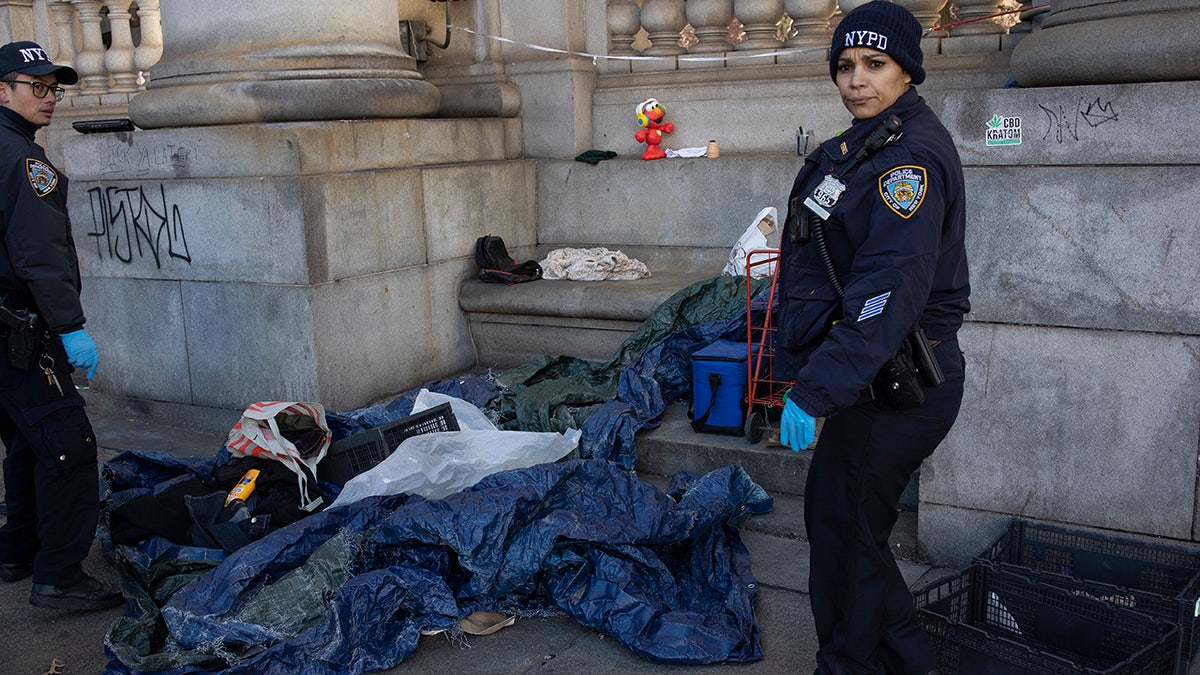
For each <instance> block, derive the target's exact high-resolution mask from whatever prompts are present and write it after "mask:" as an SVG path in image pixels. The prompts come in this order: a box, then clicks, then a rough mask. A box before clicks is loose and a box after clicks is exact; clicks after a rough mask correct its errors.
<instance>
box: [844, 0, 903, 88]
mask: <svg viewBox="0 0 1200 675" xmlns="http://www.w3.org/2000/svg"><path fill="white" fill-rule="evenodd" d="M921 32H922V31H921V23H920V22H919V21H917V17H915V16H913V15H912V12H909V11H908V10H907V9H905V8H903V7H901V6H900V5H897V4H896V3H894V2H890V1H889V0H872V2H868V3H866V4H865V5H859V6H858V7H855V8H854V9H852V10H850V13H849V14H847V15H846V17H845V18H843V19H842V21H841V23H839V24H838V25H837V29H836V30H834V32H833V43H832V44H831V45H830V47H829V75H830V77H832V78H833V79H834V81H836V80H837V61H838V55H839V54H841V53H842V50H843V49H846V48H847V47H870V48H872V49H878V50H879V51H881V52H883V53H885V54H887V55H888V56H890V57H892V58H893V59H895V61H896V63H898V64H900V67H901V68H903V69H904V72H906V73H908V74H909V75H910V76H912V83H913V84H921V83H922V82H924V81H925V69H924V68H923V67H921V62H922V61H923V60H924V57H923V56H922V54H921Z"/></svg>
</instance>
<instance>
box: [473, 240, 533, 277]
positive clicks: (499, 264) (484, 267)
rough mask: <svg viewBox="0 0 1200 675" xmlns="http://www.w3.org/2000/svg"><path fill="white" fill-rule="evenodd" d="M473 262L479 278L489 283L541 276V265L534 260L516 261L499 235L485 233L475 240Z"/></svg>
mask: <svg viewBox="0 0 1200 675" xmlns="http://www.w3.org/2000/svg"><path fill="white" fill-rule="evenodd" d="M475 264H476V265H478V266H479V278H480V279H481V280H482V281H485V282H487V283H490V284H508V285H510V286H511V285H512V284H519V283H521V282H524V281H537V280H538V279H541V278H542V266H541V265H539V264H538V262H537V261H536V260H526V261H525V262H523V263H517V261H515V260H513V259H512V257H511V256H509V255H508V248H506V247H505V246H504V240H503V239H501V238H500V237H494V236H492V235H490V234H489V235H485V236H483V237H480V238H479V239H477V240H476V241H475Z"/></svg>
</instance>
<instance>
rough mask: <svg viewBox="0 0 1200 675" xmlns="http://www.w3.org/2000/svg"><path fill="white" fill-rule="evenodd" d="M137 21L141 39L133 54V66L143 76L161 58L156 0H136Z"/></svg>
mask: <svg viewBox="0 0 1200 675" xmlns="http://www.w3.org/2000/svg"><path fill="white" fill-rule="evenodd" d="M138 20H139V24H138V25H139V29H138V30H139V31H140V33H141V39H140V40H139V41H138V46H137V49H136V50H135V51H134V53H133V65H134V67H136V68H137V69H138V70H139V71H140V72H142V73H143V74H144V73H146V72H147V71H149V70H150V68H151V67H152V66H153V65H154V64H156V63H158V60H159V59H160V58H162V50H163V38H162V19H161V18H160V16H159V11H158V0H138Z"/></svg>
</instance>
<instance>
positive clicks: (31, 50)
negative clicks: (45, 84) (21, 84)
mask: <svg viewBox="0 0 1200 675" xmlns="http://www.w3.org/2000/svg"><path fill="white" fill-rule="evenodd" d="M20 51H21V58H23V59H25V63H29V62H31V61H49V60H50V57H49V56H46V50H44V49H42V48H40V47H26V48H24V49H22V50H20Z"/></svg>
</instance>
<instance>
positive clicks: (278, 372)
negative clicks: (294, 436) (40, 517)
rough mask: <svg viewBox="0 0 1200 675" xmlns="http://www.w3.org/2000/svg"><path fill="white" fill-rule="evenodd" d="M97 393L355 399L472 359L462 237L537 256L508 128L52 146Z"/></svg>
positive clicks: (401, 124)
mask: <svg viewBox="0 0 1200 675" xmlns="http://www.w3.org/2000/svg"><path fill="white" fill-rule="evenodd" d="M64 146H65V152H66V166H65V169H66V172H67V173H68V174H69V175H70V176H71V177H72V185H71V198H70V208H71V212H72V217H73V221H74V225H75V232H76V242H77V247H78V249H79V254H80V264H81V268H82V272H83V275H84V298H83V299H84V306H85V308H86V310H87V315H88V328H89V331H91V332H92V334H93V335H95V336H97V339H98V340H99V342H100V351H101V358H102V367H101V368H100V369H99V372H98V375H97V388H98V389H100V390H102V391H107V392H113V393H118V394H120V395H121V396H124V397H128V398H131V399H137V400H141V401H147V402H161V403H165V404H174V405H178V406H195V407H200V408H216V409H241V408H243V407H245V405H247V404H248V403H251V402H254V401H259V400H276V399H278V400H306V401H320V402H322V403H324V404H325V405H326V406H327V407H328V408H329V409H331V410H346V409H351V408H356V407H360V406H362V405H366V404H367V403H369V402H371V401H372V400H374V399H376V398H378V397H380V396H382V395H384V394H388V393H394V392H397V391H400V390H403V389H405V388H407V387H410V386H412V385H414V384H416V383H419V382H421V381H423V380H426V379H431V378H436V377H443V376H446V375H449V374H453V373H455V372H461V371H463V370H466V369H469V368H471V367H472V366H473V365H474V352H473V349H472V347H471V345H470V342H469V338H468V335H467V330H466V323H465V320H464V318H463V316H462V314H461V312H459V311H458V309H457V297H458V284H459V282H460V281H461V280H462V279H463V278H464V277H466V276H469V275H471V274H472V273H473V272H474V260H473V258H472V257H471V255H472V250H473V244H474V241H475V238H476V237H478V236H479V235H480V234H481V233H484V232H495V233H497V234H500V235H502V236H504V238H505V240H506V241H507V242H509V244H510V245H511V246H512V247H513V248H514V249H515V250H518V251H520V250H521V247H525V248H526V249H528V250H531V249H532V247H533V245H534V244H535V243H536V234H535V232H534V228H533V223H534V222H535V219H534V215H533V204H534V203H535V198H534V194H535V193H534V184H535V176H534V165H533V163H532V162H529V161H525V160H520V159H518V157H519V152H520V151H519V148H520V134H519V130H518V128H517V127H516V126H515V124H513V123H512V122H511V121H506V120H500V119H490V120H394V121H363V122H328V123H316V122H314V123H298V124H265V125H242V126H237V125H235V126H224V127H200V128H190V129H177V130H155V131H139V132H136V133H119V134H102V135H94V136H77V137H74V138H70V139H68V140H67V141H66V142H65V144H64Z"/></svg>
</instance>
